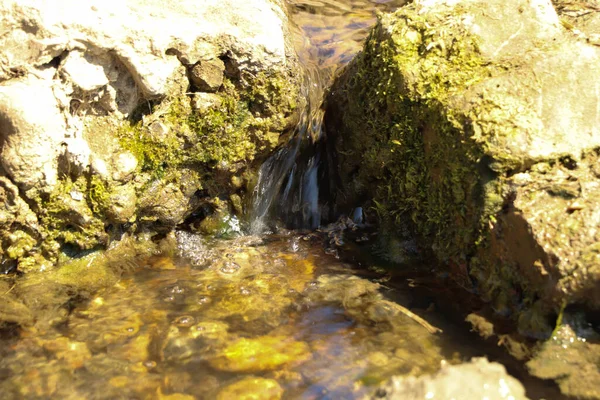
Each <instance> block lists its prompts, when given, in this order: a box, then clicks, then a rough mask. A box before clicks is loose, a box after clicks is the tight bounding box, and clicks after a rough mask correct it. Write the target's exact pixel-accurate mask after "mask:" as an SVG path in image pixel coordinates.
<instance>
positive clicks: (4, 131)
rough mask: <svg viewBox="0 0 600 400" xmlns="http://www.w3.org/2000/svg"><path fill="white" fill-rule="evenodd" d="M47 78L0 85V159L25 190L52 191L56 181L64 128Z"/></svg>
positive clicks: (28, 76)
mask: <svg viewBox="0 0 600 400" xmlns="http://www.w3.org/2000/svg"><path fill="white" fill-rule="evenodd" d="M47 75H48V74H44V75H43V76H42V77H38V76H35V75H27V76H26V77H22V78H18V79H14V80H10V81H4V82H0V138H1V140H2V143H3V146H2V153H1V154H0V159H1V161H2V167H3V168H4V170H5V171H6V172H7V173H8V175H9V176H10V177H11V179H12V180H13V182H14V183H15V184H17V185H18V186H20V187H21V188H23V189H24V190H27V189H30V188H32V187H34V186H46V187H52V186H53V185H54V184H56V180H57V162H56V158H57V155H58V152H59V150H60V144H61V143H62V140H63V139H64V134H65V131H66V125H65V119H64V117H63V116H62V114H61V111H60V110H59V108H58V105H57V101H56V97H55V95H54V92H53V87H52V86H53V83H52V80H51V79H49V77H48V76H47Z"/></svg>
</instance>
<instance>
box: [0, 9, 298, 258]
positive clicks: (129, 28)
mask: <svg viewBox="0 0 600 400" xmlns="http://www.w3.org/2000/svg"><path fill="white" fill-rule="evenodd" d="M61 10H62V11H64V10H68V12H62V11H61ZM173 21H176V23H174V22H173ZM256 21H261V22H262V23H261V24H256ZM0 31H1V32H4V33H6V34H3V35H1V37H0V47H1V48H2V49H3V56H2V57H1V59H0V141H1V144H2V152H1V153H0V162H1V165H2V171H0V174H1V175H2V177H4V176H6V179H9V180H10V183H11V184H12V185H14V186H16V187H17V188H18V190H19V191H21V192H22V196H23V198H24V199H26V200H27V202H28V205H29V208H30V210H31V211H32V213H33V214H34V215H35V216H36V217H38V218H40V219H42V220H43V224H42V225H43V227H42V228H41V229H40V232H39V234H37V235H33V234H32V235H31V237H33V238H34V240H35V241H37V243H35V246H33V248H44V249H53V250H52V251H51V252H48V251H46V252H39V253H36V254H37V255H36V257H38V258H39V259H36V261H35V262H40V261H42V260H44V259H45V261H44V262H48V263H54V262H56V261H57V259H56V257H57V253H58V250H59V249H60V248H61V247H62V246H63V245H65V244H70V245H73V244H74V245H75V246H76V247H81V248H83V247H85V248H90V247H97V246H103V245H105V244H106V243H108V242H107V241H106V240H105V239H106V234H105V232H104V230H105V228H106V225H107V224H109V223H111V224H115V223H117V224H123V225H129V226H130V227H131V229H137V228H141V227H142V225H144V227H150V229H151V230H152V228H153V225H159V228H160V230H161V231H164V230H168V229H171V228H172V227H173V226H175V225H176V224H178V223H181V222H182V221H183V220H185V218H186V217H188V216H189V215H190V214H191V213H192V212H194V211H195V209H196V207H197V206H198V202H199V199H198V198H197V197H198V196H197V192H198V191H199V190H200V189H204V188H210V190H209V191H210V193H209V195H210V196H211V198H213V197H222V198H225V199H228V198H229V196H230V195H231V194H233V193H234V192H235V189H234V188H232V187H231V186H230V185H229V184H228V183H227V182H228V181H229V178H230V175H232V174H233V172H228V171H225V172H223V171H216V170H215V168H214V167H215V166H216V165H231V166H236V168H239V169H241V168H256V165H259V164H260V160H261V159H264V158H266V157H267V156H268V155H269V153H270V152H271V151H272V150H273V148H274V147H275V145H276V143H273V140H272V136H273V135H278V134H281V133H282V132H283V131H284V130H285V129H288V127H287V125H288V122H289V121H291V120H292V119H293V115H294V114H295V113H296V110H295V97H296V96H297V94H298V93H299V87H300V82H301V74H300V72H301V71H300V66H299V63H298V58H297V56H296V54H295V50H294V47H293V40H292V38H291V36H290V35H291V30H290V28H289V27H288V21H287V15H286V5H285V3H284V2H283V1H281V0H251V1H247V2H243V3H239V2H236V1H234V0H225V1H217V0H200V1H197V2H193V3H190V2H189V1H186V0H177V1H172V2H169V4H168V5H165V4H164V3H161V2H158V1H156V0H128V1H126V2H119V1H116V0H108V1H100V0H93V1H91V2H87V3H82V2H78V1H75V0H59V1H57V2H52V4H50V3H45V2H39V1H36V0H24V1H17V0H0ZM226 67H229V69H231V68H234V69H235V76H226V75H225V70H226ZM202 91H207V92H211V93H203V92H202ZM265 91H268V96H267V95H266V94H265V93H264V92H265ZM192 92H198V93H192ZM256 96H262V97H261V98H264V99H266V100H265V107H267V106H268V107H269V110H268V115H267V114H266V112H265V113H258V114H257V115H255V114H254V112H251V111H250V110H249V108H250V107H249V106H248V104H249V102H251V99H253V98H255V97H256ZM194 99H196V100H197V101H196V100H194ZM198 99H202V100H198ZM265 109H266V108H265ZM200 115H202V117H199V116H200ZM190 171H193V172H191V173H190ZM191 175H193V176H191ZM71 193H75V195H71ZM136 199H139V202H136ZM62 200H65V201H64V202H62ZM9 208H10V210H11V211H10V212H17V211H16V209H15V208H13V207H9ZM84 217H85V218H84ZM6 218H7V221H10V220H16V219H18V217H17V216H14V215H13V216H9V215H6ZM82 218H83V219H85V225H84V226H83V227H82V228H81V229H80V227H79V226H78V225H77V224H78V223H79V222H81V220H82ZM132 218H137V220H138V221H139V222H140V224H139V225H130V224H129V222H130V221H131V220H132ZM8 226H10V223H9V224H8V225H7V229H8ZM117 231H118V230H115V232H117ZM1 235H2V233H0V236H1ZM2 246H4V247H6V246H10V244H9V243H8V242H5V243H2V245H1V246H0V247H2ZM82 246H83V247H82ZM4 250H5V249H4ZM31 251H32V252H33V249H32V250H31ZM26 253H27V252H26ZM42 253H43V254H42ZM15 254H16V253H15ZM23 257H25V258H27V257H28V256H27V255H26V254H23ZM14 261H15V260H7V262H9V263H11V265H12V263H13V262H14ZM31 262H33V261H31ZM19 265H24V264H23V263H21V264H19ZM44 265H46V264H44Z"/></svg>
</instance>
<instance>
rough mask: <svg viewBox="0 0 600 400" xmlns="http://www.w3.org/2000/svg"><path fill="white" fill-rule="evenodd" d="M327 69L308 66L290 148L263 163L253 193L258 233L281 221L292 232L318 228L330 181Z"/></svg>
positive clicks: (253, 206)
mask: <svg viewBox="0 0 600 400" xmlns="http://www.w3.org/2000/svg"><path fill="white" fill-rule="evenodd" d="M325 74H326V71H324V70H320V69H319V68H317V67H316V66H313V67H312V68H310V67H307V68H306V73H305V78H304V83H303V85H302V90H301V94H300V96H301V98H302V99H304V104H303V105H302V111H301V114H300V119H299V122H298V124H297V126H296V128H295V129H294V132H293V134H292V136H291V139H290V141H289V142H288V143H287V145H286V146H283V147H281V148H280V149H278V150H277V151H276V152H275V153H274V154H273V155H272V156H271V157H270V158H269V159H267V161H265V162H264V163H263V165H262V166H261V168H260V170H259V174H258V183H257V185H256V187H255V189H254V194H253V204H252V210H253V212H252V221H251V226H250V230H251V231H252V232H254V233H259V232H264V231H265V230H267V229H269V223H270V222H273V221H278V222H280V223H283V224H284V225H285V226H287V227H289V228H310V229H315V228H318V227H319V225H320V224H321V218H322V206H321V204H320V203H321V200H320V199H322V198H323V196H324V193H323V190H322V188H321V187H320V186H321V185H320V183H321V182H323V181H326V180H327V172H328V165H327V157H326V155H325V154H324V152H325V147H324V141H325V132H324V131H323V110H322V108H321V105H322V100H323V93H324V82H326V81H327V78H325V76H323V75H325Z"/></svg>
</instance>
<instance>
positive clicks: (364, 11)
mask: <svg viewBox="0 0 600 400" xmlns="http://www.w3.org/2000/svg"><path fill="white" fill-rule="evenodd" d="M286 2H287V4H288V6H289V7H290V12H291V15H292V17H293V20H294V23H295V24H297V25H296V26H295V28H294V29H296V30H297V32H296V35H295V40H296V51H297V53H298V55H299V58H300V62H301V63H302V64H303V66H304V69H305V79H304V84H303V87H302V90H301V93H300V101H304V105H303V106H301V107H302V108H301V116H300V121H299V123H298V125H297V127H296V129H295V131H294V132H293V134H292V136H291V139H290V141H289V142H288V143H287V145H286V146H284V147H282V148H280V149H279V150H278V151H276V152H275V154H273V155H272V156H271V157H270V158H269V159H268V160H267V161H266V162H265V163H264V164H263V165H262V167H261V168H260V171H259V176H258V184H257V185H256V187H255V190H254V196H253V204H252V206H253V210H252V213H251V224H250V230H251V231H252V232H253V233H261V232H264V231H266V230H269V229H270V228H272V226H270V225H277V224H283V225H284V226H286V227H288V228H309V229H314V228H317V227H319V225H320V224H321V223H324V222H327V221H329V220H331V219H332V217H334V216H333V210H332V207H331V204H330V203H331V198H332V193H333V181H334V179H333V175H334V174H333V173H330V171H332V169H331V168H330V167H331V166H333V165H334V164H335V162H334V161H335V160H333V158H334V157H335V155H334V154H333V152H331V151H327V146H328V144H327V135H326V133H325V132H324V130H323V110H322V108H321V106H322V101H323V95H324V92H325V87H326V85H328V84H329V83H330V81H331V78H332V77H333V74H334V72H335V70H336V69H337V68H339V67H341V66H343V65H345V64H347V63H348V62H349V61H350V60H351V59H352V57H353V56H354V54H356V52H358V51H359V50H360V48H361V47H362V43H363V40H364V39H365V38H366V37H367V34H368V32H369V29H370V27H371V26H372V25H373V24H374V23H375V15H376V13H377V10H379V11H393V10H395V9H397V8H398V7H400V6H402V5H404V4H405V3H406V2H407V1H406V0H327V1H318V2H315V1H312V0H287V1H286Z"/></svg>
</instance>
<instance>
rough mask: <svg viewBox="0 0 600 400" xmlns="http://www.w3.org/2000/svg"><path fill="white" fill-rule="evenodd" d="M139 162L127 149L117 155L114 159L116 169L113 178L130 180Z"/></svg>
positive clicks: (120, 180) (124, 180)
mask: <svg viewBox="0 0 600 400" xmlns="http://www.w3.org/2000/svg"><path fill="white" fill-rule="evenodd" d="M138 165H139V162H138V160H137V158H135V156H134V155H133V154H131V153H130V152H128V151H126V152H123V153H120V154H119V155H117V157H116V158H115V160H114V171H115V172H113V176H112V178H113V179H114V180H115V181H119V182H128V181H130V180H131V179H132V178H133V175H134V173H135V171H136V170H137V168H138Z"/></svg>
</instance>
